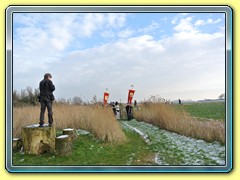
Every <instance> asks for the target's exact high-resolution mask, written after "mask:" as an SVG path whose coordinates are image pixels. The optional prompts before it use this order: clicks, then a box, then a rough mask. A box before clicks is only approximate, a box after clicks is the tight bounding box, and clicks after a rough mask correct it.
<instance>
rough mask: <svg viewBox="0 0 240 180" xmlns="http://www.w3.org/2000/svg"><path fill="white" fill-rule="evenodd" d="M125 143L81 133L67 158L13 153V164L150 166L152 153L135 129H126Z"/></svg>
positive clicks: (47, 154)
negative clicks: (116, 142)
mask: <svg viewBox="0 0 240 180" xmlns="http://www.w3.org/2000/svg"><path fill="white" fill-rule="evenodd" d="M125 134H126V136H127V140H128V142H126V143H124V144H110V143H106V142H103V141H100V140H98V139H96V138H94V137H93V135H92V134H88V135H80V136H79V137H78V139H77V140H76V141H75V142H74V147H73V152H72V154H71V155H69V156H66V157H59V156H55V155H54V154H49V153H46V154H43V155H27V154H21V153H20V152H18V153H14V154H13V164H14V165H40V166H41V165H140V164H141V165H144V164H146V165H150V164H151V165H152V164H154V162H153V160H154V154H153V152H151V151H150V150H149V147H148V146H146V144H145V142H144V141H143V139H142V138H141V137H140V136H139V135H138V134H136V133H135V132H131V131H128V132H125Z"/></svg>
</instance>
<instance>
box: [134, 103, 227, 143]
mask: <svg viewBox="0 0 240 180" xmlns="http://www.w3.org/2000/svg"><path fill="white" fill-rule="evenodd" d="M134 116H135V118H136V119H137V120H139V121H145V122H148V123H151V124H154V125H156V126H158V127H160V128H161V129H165V130H168V131H172V132H176V133H178V134H182V135H185V136H189V137H193V138H197V139H203V140H205V141H207V142H214V141H219V142H220V143H222V144H224V143H225V124H224V122H222V121H209V120H205V121H200V120H197V119H196V118H191V117H190V116H189V115H188V114H187V113H186V112H185V111H183V110H179V109H176V108H175V107H174V106H172V105H170V104H164V103H145V104H143V105H142V107H141V111H136V112H135V114H134Z"/></svg>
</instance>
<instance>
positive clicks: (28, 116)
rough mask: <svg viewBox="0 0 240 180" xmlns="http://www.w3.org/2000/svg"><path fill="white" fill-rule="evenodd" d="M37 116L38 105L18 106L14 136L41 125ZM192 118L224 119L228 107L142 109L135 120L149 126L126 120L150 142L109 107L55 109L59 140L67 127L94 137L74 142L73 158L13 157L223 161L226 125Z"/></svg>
mask: <svg viewBox="0 0 240 180" xmlns="http://www.w3.org/2000/svg"><path fill="white" fill-rule="evenodd" d="M221 113H222V114H221ZM38 116H39V107H24V108H14V114H13V118H14V121H13V122H14V124H13V126H14V127H13V128H14V129H13V133H14V135H15V136H16V137H19V136H20V129H21V127H22V126H25V125H29V124H36V123H38ZM191 116H195V117H201V118H205V119H217V120H222V119H224V118H222V117H224V104H221V103H216V104H213V103H207V104H206V103H204V104H203V103H202V104H189V105H166V104H163V103H160V104H159V103H154V104H147V105H146V106H142V107H141V110H140V111H138V112H136V113H135V117H136V118H137V120H139V121H145V122H147V123H145V122H139V121H135V120H133V121H125V122H126V123H128V124H129V125H131V126H133V127H136V128H138V129H140V130H141V131H142V132H144V133H146V134H147V135H148V138H149V140H150V142H151V143H150V144H147V143H146V142H144V140H143V138H142V137H141V136H140V135H139V134H138V133H136V132H134V131H132V130H129V129H127V128H126V127H127V126H123V124H122V123H123V122H124V121H123V122H122V121H120V122H119V121H117V120H116V119H115V117H114V115H113V112H112V110H111V108H110V109H109V108H107V109H105V108H102V107H101V106H72V105H69V106H68V105H64V106H63V105H60V106H54V118H55V126H56V128H57V129H58V136H59V135H60V134H61V133H59V132H61V129H63V128H68V127H71V128H75V129H84V130H88V131H89V132H91V133H89V134H87V135H83V134H81V135H79V137H78V139H77V140H76V141H75V142H74V147H73V152H72V154H71V155H70V156H67V157H60V156H56V155H55V154H49V153H46V154H42V155H38V156H36V155H27V154H23V153H20V152H17V153H13V164H14V165H40V166H41V165H159V163H156V157H157V158H159V159H160V161H161V162H160V164H161V165H183V164H188V165H218V164H222V163H224V157H225V156H224V142H225V134H224V130H225V128H224V121H209V120H200V121H199V120H197V119H196V118H195V119H192V118H191ZM220 117H221V118H220ZM148 123H150V124H148ZM151 124H154V125H155V126H153V125H151ZM159 127H160V128H159ZM163 129H165V130H167V131H165V130H163ZM172 132H175V133H177V134H175V133H172ZM181 135H185V136H181ZM186 136H188V137H194V138H196V139H193V138H188V137H186ZM200 139H204V140H205V141H207V142H213V143H207V142H205V141H202V140H200ZM214 141H218V142H220V143H218V142H214ZM200 144H201V146H200ZM210 152H211V153H212V154H211V153H210ZM209 153H210V154H209ZM208 154H209V156H208ZM156 155H157V156H156ZM214 159H215V160H214ZM216 159H217V160H216Z"/></svg>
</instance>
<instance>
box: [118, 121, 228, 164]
mask: <svg viewBox="0 0 240 180" xmlns="http://www.w3.org/2000/svg"><path fill="white" fill-rule="evenodd" d="M122 124H124V125H123V128H124V129H126V128H128V129H131V130H133V131H136V130H137V131H138V133H139V132H141V134H142V135H144V136H147V137H148V140H149V141H150V142H151V143H150V144H148V145H149V146H150V147H151V149H152V150H153V151H154V152H156V156H155V162H156V163H157V164H160V165H225V146H222V145H221V144H220V143H218V142H213V143H207V142H205V141H203V140H197V139H193V138H190V137H186V136H182V135H179V134H176V133H173V132H169V131H166V130H162V129H159V128H158V127H156V126H154V125H151V124H148V123H145V122H138V121H136V120H131V121H125V122H122ZM130 127H131V128H130ZM137 131H136V132H137ZM139 134H140V133H139ZM141 134H140V135H141ZM142 135H141V136H142Z"/></svg>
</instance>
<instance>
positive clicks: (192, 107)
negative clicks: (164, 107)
mask: <svg viewBox="0 0 240 180" xmlns="http://www.w3.org/2000/svg"><path fill="white" fill-rule="evenodd" d="M177 108H179V109H183V110H185V111H187V112H188V113H190V115H191V116H194V117H199V118H206V119H214V120H225V103H192V104H183V105H177Z"/></svg>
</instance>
